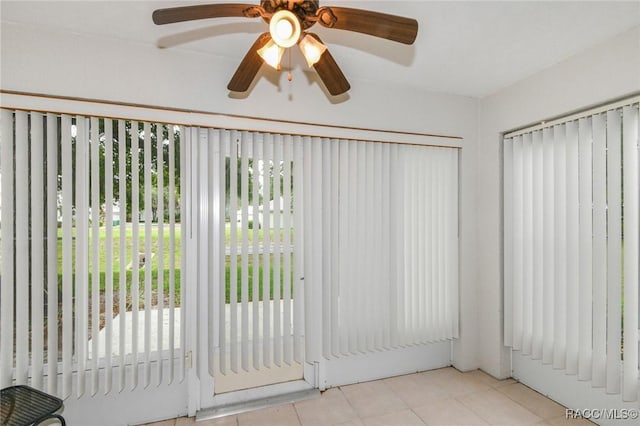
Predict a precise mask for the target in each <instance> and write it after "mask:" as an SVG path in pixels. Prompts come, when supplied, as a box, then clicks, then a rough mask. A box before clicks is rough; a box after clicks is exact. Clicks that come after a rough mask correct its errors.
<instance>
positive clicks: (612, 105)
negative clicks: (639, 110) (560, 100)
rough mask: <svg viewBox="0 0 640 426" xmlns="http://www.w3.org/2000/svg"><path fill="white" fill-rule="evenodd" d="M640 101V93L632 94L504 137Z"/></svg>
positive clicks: (533, 130)
mask: <svg viewBox="0 0 640 426" xmlns="http://www.w3.org/2000/svg"><path fill="white" fill-rule="evenodd" d="M639 102H640V95H634V96H630V97H627V98H624V99H621V100H618V101H614V102H608V103H606V104H603V105H599V106H596V107H592V108H589V109H585V110H582V111H578V112H576V113H573V114H570V115H564V116H562V117H558V118H554V119H551V120H544V121H541V122H540V123H538V124H535V125H532V126H527V127H524V128H521V129H517V130H513V131H511V132H509V133H506V134H505V135H504V138H505V139H506V138H513V137H515V136H521V135H523V134H525V133H531V132H535V131H536V130H542V129H546V128H548V127H553V126H555V125H557V124H561V123H566V122H568V121H574V120H578V119H580V118H583V117H588V116H591V115H595V114H600V113H603V112H606V111H611V110H614V109H618V108H622V107H624V106H627V105H633V104H636V103H639Z"/></svg>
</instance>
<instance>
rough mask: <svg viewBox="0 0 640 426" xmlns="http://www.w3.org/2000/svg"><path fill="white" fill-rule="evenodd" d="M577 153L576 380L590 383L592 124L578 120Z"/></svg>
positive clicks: (584, 120)
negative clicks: (577, 268) (577, 275)
mask: <svg viewBox="0 0 640 426" xmlns="http://www.w3.org/2000/svg"><path fill="white" fill-rule="evenodd" d="M578 139H579V142H578V150H579V160H578V161H579V164H578V170H579V175H580V183H579V194H580V195H579V197H580V207H579V218H580V219H579V220H580V222H579V223H580V225H579V226H580V231H579V244H580V246H579V259H580V260H579V263H580V272H579V276H580V283H579V289H580V290H579V294H580V295H579V298H578V312H579V328H578V329H579V335H578V347H579V353H578V379H580V380H590V379H591V364H592V352H591V350H592V344H593V335H592V333H593V329H592V317H593V275H592V268H591V262H592V256H593V240H592V235H591V232H592V228H593V225H592V224H593V209H592V204H593V198H592V191H593V175H592V171H591V169H592V159H593V149H592V129H591V120H590V119H588V118H581V119H580V120H579V121H578Z"/></svg>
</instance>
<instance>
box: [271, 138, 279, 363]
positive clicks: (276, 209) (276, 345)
mask: <svg viewBox="0 0 640 426" xmlns="http://www.w3.org/2000/svg"><path fill="white" fill-rule="evenodd" d="M281 161H282V135H275V136H274V140H273V200H272V205H273V242H272V247H273V249H272V251H271V252H272V253H273V278H272V285H273V316H272V318H273V362H274V364H275V365H277V366H278V367H280V365H282V324H281V322H282V316H281V314H282V311H281V309H282V306H281V303H280V302H281V300H280V293H281V291H280V286H281V278H282V270H281V268H280V264H281V262H280V260H281V257H282V253H281V250H282V237H281V234H280V231H281V229H282V224H281V222H280V220H281V218H280V208H281V207H282V204H281V203H282V199H281V198H280V192H281V191H280V167H281V164H280V163H281Z"/></svg>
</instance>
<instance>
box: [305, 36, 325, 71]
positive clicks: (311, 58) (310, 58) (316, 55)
mask: <svg viewBox="0 0 640 426" xmlns="http://www.w3.org/2000/svg"><path fill="white" fill-rule="evenodd" d="M298 46H300V51H301V52H302V55H303V56H304V58H305V59H306V60H307V65H309V67H312V66H313V65H315V64H316V63H317V62H318V61H319V60H320V58H321V57H322V54H323V53H324V52H326V50H327V46H325V45H324V44H322V43H321V42H320V41H318V40H316V39H315V38H314V37H312V36H311V35H309V34H307V35H305V36H304V37H303V38H302V40H300V43H298Z"/></svg>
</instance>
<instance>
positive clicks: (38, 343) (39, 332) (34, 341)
mask: <svg viewBox="0 0 640 426" xmlns="http://www.w3.org/2000/svg"><path fill="white" fill-rule="evenodd" d="M42 126H43V120H42V114H41V113H36V112H32V113H31V126H30V127H31V191H30V194H31V301H30V303H29V304H30V308H31V356H32V358H31V385H32V386H33V387H35V388H38V389H41V388H42V373H43V370H42V366H43V351H44V342H43V335H44V271H45V269H44V218H45V216H44V215H43V214H42V212H43V211H44V146H43V144H44V139H43V136H44V135H43V127H42Z"/></svg>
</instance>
